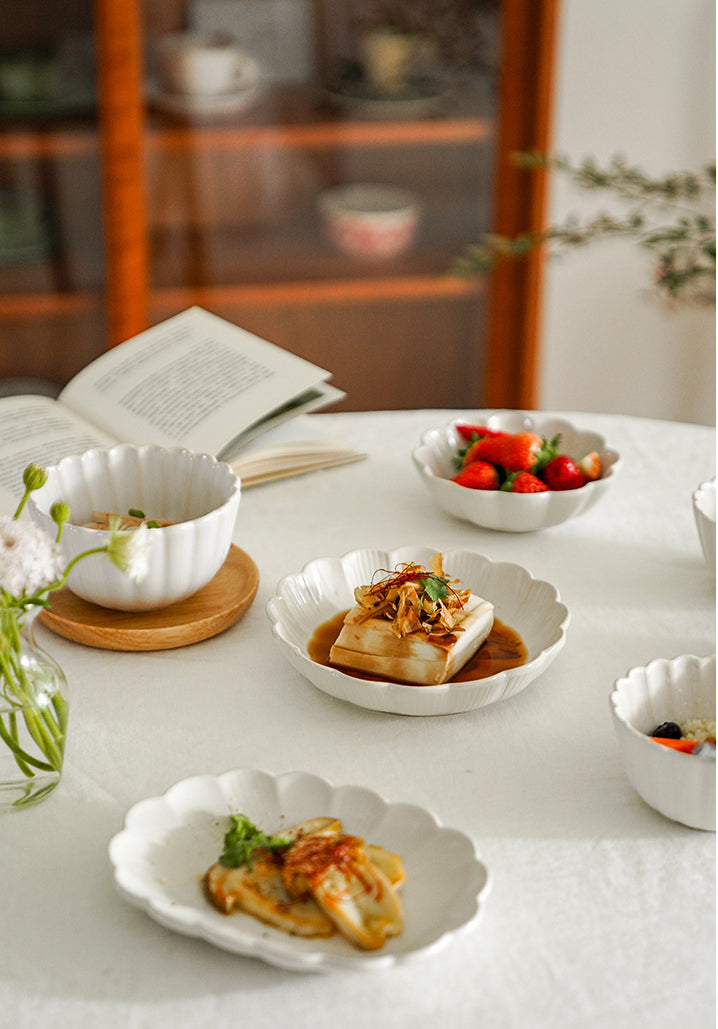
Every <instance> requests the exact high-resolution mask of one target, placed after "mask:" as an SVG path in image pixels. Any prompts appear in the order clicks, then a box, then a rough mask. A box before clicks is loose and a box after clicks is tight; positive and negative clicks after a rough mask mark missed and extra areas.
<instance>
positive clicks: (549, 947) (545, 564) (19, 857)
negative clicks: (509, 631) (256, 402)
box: [0, 411, 715, 1029]
mask: <svg viewBox="0 0 718 1029" xmlns="http://www.w3.org/2000/svg"><path fill="white" fill-rule="evenodd" d="M458 414H464V415H466V416H467V418H470V417H471V416H472V412H451V411H408V412H373V413H355V414H322V415H312V416H308V417H307V418H306V419H305V426H306V428H307V429H308V431H309V432H310V433H315V434H316V433H318V434H320V435H321V436H322V437H334V438H336V439H338V440H341V441H343V442H344V443H346V444H348V445H349V446H353V447H356V448H357V449H359V450H362V451H365V452H366V453H367V454H368V459H367V460H364V461H361V462H358V463H356V464H350V465H346V466H344V467H340V468H333V469H328V470H325V471H321V472H315V473H312V474H310V475H305V476H302V477H297V478H294V479H286V480H284V481H281V482H275V483H271V484H267V485H264V486H259V487H255V488H253V489H247V490H246V491H245V492H244V495H243V498H242V502H241V505H240V509H239V516H238V519H237V525H236V532H235V537H234V538H235V543H236V544H237V545H238V546H239V547H241V548H242V549H243V550H244V551H246V552H247V553H248V554H249V555H251V557H252V558H253V559H254V561H255V562H256V564H257V566H258V568H259V574H260V583H259V590H258V593H257V596H256V599H255V601H254V603H253V605H252V607H251V608H250V610H249V611H248V613H247V614H246V615H245V616H244V617H243V618H242V619H241V620H240V621H238V622H237V623H236V624H235V625H233V626H232V627H231V628H229V629H227V630H226V631H225V632H223V633H222V634H221V635H218V636H216V637H215V638H213V639H209V640H205V641H203V642H200V643H196V644H194V645H192V646H188V647H183V648H179V649H170V650H163V651H157V652H146V653H126V652H108V651H105V650H101V649H94V648H92V647H86V646H82V645H80V644H78V643H73V642H71V641H68V640H66V639H63V638H60V637H59V636H56V635H54V634H53V633H52V632H51V631H49V630H48V629H47V628H45V627H40V629H39V630H38V637H39V642H40V643H41V645H43V646H45V647H46V649H48V650H49V651H50V652H51V653H52V654H53V656H55V657H56V658H57V660H58V661H59V662H60V664H61V665H62V667H63V669H64V671H65V673H66V675H67V676H68V679H69V682H70V685H71V691H72V693H71V716H70V732H69V741H68V746H67V753H66V764H65V773H64V778H63V780H62V782H61V784H60V786H59V787H58V789H57V791H56V792H55V794H54V795H53V796H52V797H51V798H50V799H49V800H47V801H46V802H45V803H44V804H42V805H39V806H38V807H36V808H33V809H29V810H27V811H24V812H22V813H18V814H14V815H11V816H7V817H5V818H4V819H3V820H2V826H1V831H0V855H1V867H2V869H3V883H4V886H3V889H2V898H1V899H0V912H1V915H2V926H3V938H4V941H5V946H4V947H3V956H2V959H1V960H0V998H2V1000H1V1001H0V1025H2V1026H8V1027H9V1026H12V1027H13V1029H25V1027H30V1026H32V1029H37V1027H38V1026H50V1025H52V1026H55V1027H58V1029H85V1027H87V1029H90V1027H92V1029H96V1027H98V1026H101V1027H102V1029H127V1027H129V1026H132V1027H133V1029H145V1027H158V1029H159V1027H163V1029H164V1027H166V1026H169V1025H171V1026H173V1027H174V1029H204V1027H205V1026H206V1027H208V1029H209V1027H211V1029H222V1027H224V1026H227V1027H229V1026H232V1027H235V1026H237V1025H251V1026H256V1027H262V1029H263V1027H265V1026H266V1027H268V1026H270V1025H271V1026H272V1027H276V1026H278V1025H285V1024H287V1025H295V1026H309V1025H311V1026H313V1027H315V1029H324V1027H327V1029H329V1027H331V1029H336V1027H337V1026H338V1025H341V1026H342V1029H365V1027H368V1026H371V1027H382V1026H392V1027H406V1029H416V1027H419V1026H429V1025H433V1024H435V1023H436V1022H437V1021H441V1020H443V1021H444V1022H445V1024H447V1025H450V1026H451V1027H452V1029H459V1027H466V1029H475V1027H477V1026H486V1027H491V1029H502V1027H507V1029H514V1027H516V1026H530V1027H531V1029H560V1027H566V1029H577V1027H587V1029H588V1027H590V1029H598V1027H604V1026H605V1027H607V1029H608V1027H610V1029H620V1027H624V1026H625V1027H629V1026H630V1027H631V1029H635V1027H636V1026H650V1027H651V1029H661V1027H666V1029H674V1027H675V1026H676V1024H678V1020H679V1019H680V1022H681V1024H683V1023H684V1022H685V1023H686V1024H690V1025H691V1026H692V1027H708V1026H713V1025H714V1023H715V1008H714V986H715V920H714V896H715V836H714V835H713V834H712V833H702V832H699V831H695V830H691V829H688V828H685V827H683V826H681V825H679V824H676V823H674V822H671V821H668V820H667V819H665V818H663V817H662V816H661V815H659V814H657V813H656V812H655V811H653V810H652V809H651V808H649V807H648V806H647V805H646V804H644V803H643V802H642V801H641V799H640V798H639V797H638V796H637V795H636V794H635V793H634V791H633V790H632V788H631V786H630V785H629V783H628V781H627V779H626V777H625V774H624V771H623V767H622V764H621V759H620V756H619V752H618V748H617V744H616V740H615V736H614V731H613V726H612V723H611V717H610V713H609V705H608V695H609V692H610V690H611V687H612V684H613V682H614V680H615V679H616V678H618V677H619V676H621V675H623V674H624V673H625V672H626V670H627V669H628V668H630V667H632V666H634V665H641V664H645V663H647V662H648V661H650V660H651V659H652V658H656V657H675V656H677V655H678V654H687V653H694V654H698V655H705V654H709V653H712V652H713V651H714V649H715V636H714V633H715V577H714V574H713V571H712V570H711V569H709V568H708V567H707V565H706V563H705V562H704V559H703V555H702V552H701V549H700V545H699V541H698V536H697V532H696V528H695V524H694V520H693V511H692V506H691V494H692V492H693V490H694V489H695V488H696V487H697V486H698V484H699V483H700V482H702V481H704V480H706V479H708V478H711V477H712V476H713V475H714V474H715V432H714V430H713V429H712V428H709V427H705V426H697V425H685V424H674V423H668V422H659V421H650V420H645V419H637V418H633V417H624V416H620V415H592V414H575V413H571V412H567V413H566V412H563V414H564V415H565V417H568V418H569V419H570V420H572V421H573V422H575V423H576V424H577V425H578V426H580V427H581V428H587V429H594V430H596V431H598V432H600V433H602V434H603V435H604V436H605V438H606V440H607V442H608V444H609V445H610V446H612V447H613V448H615V449H617V450H618V451H619V452H620V454H621V456H622V458H623V467H622V469H621V471H620V473H619V475H618V477H617V479H616V482H615V483H614V486H613V488H612V489H611V490H610V491H609V493H608V495H607V496H606V497H605V498H604V499H603V500H602V501H601V502H600V503H599V504H598V505H597V506H596V507H595V508H594V509H592V510H591V511H589V512H587V513H586V514H584V515H582V516H581V517H579V518H577V519H575V520H573V521H570V522H567V523H565V524H563V525H560V526H557V527H555V528H552V529H548V530H545V531H543V532H540V533H527V534H508V533H500V532H492V531H488V530H481V529H478V528H476V527H475V526H472V525H470V524H468V523H465V522H461V521H458V520H456V519H453V518H451V517H449V516H448V515H446V514H444V513H443V512H442V511H441V510H440V509H439V508H438V507H437V506H436V505H435V504H434V503H433V502H432V500H431V499H430V497H429V496H428V494H427V493H426V491H425V489H424V487H423V485H422V483H421V481H420V479H419V476H418V474H417V472H416V470H415V468H414V467H413V464H412V461H411V456H410V455H411V450H412V448H413V447H414V446H415V445H416V443H417V441H418V439H419V437H420V435H421V433H422V432H423V431H424V430H425V429H427V428H430V427H432V426H435V425H442V424H444V423H445V422H447V421H448V420H449V419H450V418H451V417H453V416H455V415H458ZM407 543H409V544H424V545H428V546H432V547H434V548H436V550H442V551H443V550H451V549H457V548H463V549H470V550H477V551H480V552H482V553H485V554H486V555H487V556H489V557H490V558H491V559H494V560H510V561H514V562H518V563H519V564H522V565H524V566H525V567H526V568H528V569H529V571H530V572H531V573H532V574H533V575H534V576H535V577H537V578H542V579H546V580H548V581H549V582H552V583H553V584H554V585H555V586H556V587H557V588H558V590H559V592H560V595H561V598H562V600H563V601H564V602H565V603H566V604H567V605H568V607H569V609H570V612H571V624H570V627H569V630H568V638H567V642H566V646H565V648H564V649H563V651H562V652H561V653H560V655H559V656H558V658H557V659H556V661H555V662H554V663H553V664H552V665H551V667H550V668H549V669H548V670H547V671H546V672H545V674H544V675H543V676H541V677H540V678H539V679H537V680H536V681H535V682H534V683H533V684H532V685H531V686H529V687H528V688H527V689H526V690H524V691H523V692H522V693H520V694H518V695H517V696H515V697H513V698H510V699H508V700H506V701H504V702H502V703H499V704H495V705H492V706H489V707H484V708H481V709H479V710H477V711H473V712H471V713H468V714H459V715H451V716H444V717H432V718H410V717H402V716H399V715H387V714H382V713H379V712H375V711H371V710H365V709H362V708H359V707H355V706H351V705H349V704H346V703H344V702H342V701H338V700H335V699H333V698H331V697H329V696H327V695H325V694H323V693H322V692H320V691H319V690H317V689H316V688H315V687H313V686H312V685H311V684H310V683H309V682H307V681H306V680H305V679H304V678H303V677H302V676H300V675H299V674H298V673H297V672H295V671H294V670H293V669H292V668H291V667H290V665H289V663H288V662H287V660H286V659H285V657H284V655H283V653H282V651H281V649H280V647H279V645H278V643H277V642H276V641H275V640H274V639H273V637H272V634H271V629H270V625H269V621H268V618H267V616H266V613H265V604H266V602H267V600H268V599H269V598H270V597H271V595H272V594H273V592H274V587H275V585H276V583H277V581H278V579H279V578H280V577H281V576H282V575H284V574H286V573H288V572H291V571H296V570H299V569H300V568H302V567H303V566H304V564H306V563H307V562H308V561H309V560H311V559H312V558H314V557H318V556H323V555H335V556H340V555H342V554H344V553H346V552H347V551H349V550H354V549H356V548H362V547H377V548H383V549H393V548H396V547H398V546H401V545H403V544H407ZM244 767H247V768H260V769H265V770H267V771H269V772H272V773H281V772H285V771H296V770H302V771H308V772H313V773H316V774H318V775H320V776H322V777H324V778H326V779H329V780H330V781H331V782H333V783H336V784H343V783H353V784H360V785H363V786H366V787H369V788H370V789H372V790H375V791H377V792H379V793H380V794H382V795H383V796H384V797H386V798H387V799H389V800H390V801H408V802H411V803H415V804H419V805H422V806H425V807H428V808H429V809H430V810H431V811H433V812H434V813H435V814H436V816H437V817H438V818H439V820H440V821H441V822H442V823H444V824H446V825H449V826H454V827H456V828H458V829H461V830H462V831H463V832H464V833H466V834H468V835H469V836H470V837H471V838H472V839H473V840H474V841H475V844H476V847H477V850H478V852H479V854H480V855H481V858H482V860H483V861H484V862H485V863H486V865H487V866H488V868H489V870H490V873H491V877H492V881H493V886H492V890H491V892H490V895H489V896H488V899H487V901H486V904H485V912H484V915H483V917H482V918H481V919H480V921H479V922H478V924H477V925H475V926H473V927H472V928H471V929H470V930H469V931H467V932H466V933H463V934H461V935H459V936H458V937H456V938H455V939H454V940H453V941H452V942H451V944H450V945H449V946H448V947H446V948H445V949H444V950H442V951H440V952H439V953H437V954H435V955H433V956H430V957H428V958H426V959H423V960H419V961H416V962H413V963H409V964H406V965H403V966H401V967H396V968H393V969H390V970H388V971H386V972H379V973H376V974H372V975H361V974H356V973H344V972H340V973H332V974H330V975H329V976H324V975H311V974H301V973H294V972H288V971H283V970H281V969H278V968H275V967H272V966H270V965H266V964H263V963H261V962H259V961H256V960H253V959H249V958H245V957H239V956H235V955H232V954H230V953H227V952H224V951H222V950H219V949H216V948H214V947H213V946H211V945H209V944H207V943H204V942H202V941H200V940H197V939H192V938H189V937H186V936H182V935H179V934H177V933H174V932H172V931H170V930H168V929H165V928H163V927H162V926H161V925H159V924H157V923H155V922H154V921H153V920H151V919H150V918H149V917H148V916H147V915H146V914H144V913H143V912H142V911H140V910H137V909H136V908H134V907H132V906H131V905H129V904H128V903H127V902H126V901H125V900H124V899H123V898H122V897H120V896H119V894H118V893H117V891H116V890H115V888H114V885H113V881H112V875H111V869H110V865H109V861H108V855H107V847H108V842H109V840H110V838H111V837H112V836H113V835H114V834H115V833H116V832H118V831H119V830H120V829H121V827H122V824H123V818H124V815H125V812H126V811H127V809H128V808H129V807H131V806H132V805H133V804H135V803H136V802H137V801H139V800H141V799H142V798H144V797H149V796H155V795H157V794H160V793H162V792H163V791H164V790H166V789H167V788H168V787H170V786H171V785H172V784H173V783H175V782H177V781H178V780H181V779H185V778H187V777H189V776H192V775H197V774H203V773H209V774H213V775H214V774H218V773H221V772H224V771H225V770H227V769H231V768H244Z"/></svg>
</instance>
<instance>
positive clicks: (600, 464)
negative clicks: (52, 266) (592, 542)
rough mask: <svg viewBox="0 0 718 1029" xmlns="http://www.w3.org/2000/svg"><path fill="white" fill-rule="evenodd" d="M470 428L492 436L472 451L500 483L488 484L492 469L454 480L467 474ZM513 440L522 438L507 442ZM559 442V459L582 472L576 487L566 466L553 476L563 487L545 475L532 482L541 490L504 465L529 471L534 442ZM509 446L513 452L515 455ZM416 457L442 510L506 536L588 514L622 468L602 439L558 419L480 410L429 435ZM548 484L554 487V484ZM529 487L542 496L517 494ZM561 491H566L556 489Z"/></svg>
mask: <svg viewBox="0 0 718 1029" xmlns="http://www.w3.org/2000/svg"><path fill="white" fill-rule="evenodd" d="M472 427H473V428H480V429H481V430H482V433H486V435H485V436H484V437H483V438H485V439H488V440H489V444H488V446H487V445H483V446H482V447H477V448H474V452H473V455H472V459H471V462H470V464H474V465H478V462H479V461H481V462H482V463H483V464H486V465H494V466H495V467H496V468H497V469H498V478H496V477H494V479H493V481H490V482H487V481H486V480H483V481H482V480H481V478H480V476H481V474H482V473H483V472H486V473H487V474H488V475H489V476H490V474H491V473H490V469H489V468H485V469H484V468H478V467H475V468H473V469H472V471H471V474H472V475H473V476H474V479H473V484H472V485H464V484H462V483H461V482H457V481H455V477H456V476H457V475H458V473H459V471H460V469H461V455H462V454H465V453H466V452H467V448H468V447H469V446H470V445H471V440H472V438H474V436H473V434H472V432H471V429H472ZM507 434H508V435H510V436H512V437H519V439H513V440H511V441H507V440H506V439H502V438H501V437H505V436H506V435H507ZM531 436H533V437H534V439H533V440H531V438H530V437H531ZM557 436H558V437H559V440H558V442H557V453H558V454H560V455H561V457H562V458H565V457H568V458H569V459H570V462H571V464H572V465H578V466H579V472H580V478H578V477H575V479H574V480H573V482H574V483H575V485H568V484H569V483H570V482H571V478H570V476H571V474H573V475H574V476H575V472H573V469H572V468H571V467H570V465H569V463H568V462H556V464H555V465H554V472H555V473H556V475H557V478H558V477H560V478H561V479H563V481H562V482H558V481H557V479H552V478H551V476H550V475H549V473H548V471H546V470H544V471H542V472H541V473H540V476H534V477H533V478H534V479H539V480H540V481H539V484H538V485H536V483H535V482H530V481H529V480H527V479H526V478H525V476H524V475H523V474H522V473H521V472H519V471H515V470H513V469H512V468H506V467H504V464H503V462H504V461H505V462H506V463H507V465H509V466H511V465H513V464H520V463H526V464H529V465H530V464H531V463H532V461H531V457H532V455H533V457H534V458H535V456H536V455H537V453H538V447H537V443H536V437H538V438H540V440H541V441H544V440H546V441H549V442H550V441H554V440H555V438H556V437H557ZM507 448H510V450H511V454H510V455H509V453H508V451H507ZM477 451H478V452H479V453H478V454H477ZM412 458H413V461H414V464H415V465H416V468H417V470H418V472H419V475H420V476H421V479H422V481H423V482H424V484H425V485H426V487H427V488H428V490H429V492H430V493H431V495H432V496H433V498H434V500H435V501H436V502H437V503H438V504H439V506H440V507H442V508H443V509H444V511H446V512H447V513H448V514H451V515H454V516H455V517H456V518H461V519H464V520H465V521H469V522H473V523H474V525H478V526H480V527H481V528H484V529H496V530H499V531H501V532H533V531H536V530H537V529H547V528H550V527H551V526H553V525H559V524H560V523H561V522H565V521H567V520H568V519H569V518H575V517H576V516H577V515H579V514H583V512H584V511H588V510H589V509H590V508H592V507H593V506H594V504H596V503H598V501H599V500H600V499H601V498H602V497H603V496H604V495H605V494H606V492H607V491H608V490H609V489H610V487H611V483H612V482H613V479H614V477H615V475H616V473H617V471H618V469H619V467H620V463H621V461H620V456H619V454H618V453H617V452H616V451H615V450H612V449H610V448H609V447H608V446H607V445H606V441H605V439H604V438H603V436H601V435H599V434H598V433H596V432H592V431H590V430H586V429H579V428H577V427H576V426H575V425H573V424H572V423H571V422H569V421H567V420H566V419H564V418H559V417H557V416H555V415H550V414H542V413H538V412H527V411H480V412H478V413H477V414H476V415H472V417H471V419H470V420H469V419H468V418H457V419H454V420H453V421H451V422H449V424H448V425H445V426H443V427H442V428H435V429H430V430H429V431H428V432H425V433H424V435H423V436H422V438H421V443H420V444H419V446H418V447H416V449H415V450H414V451H413V453H412ZM499 458H500V459H501V460H499ZM469 467H470V465H469ZM547 468H548V465H547ZM467 478H468V476H467ZM544 479H546V480H547V481H543V480H544ZM469 481H471V479H469ZM548 481H550V482H552V486H553V488H552V487H549V486H548V484H547V483H548ZM524 484H526V488H527V489H529V490H537V491H536V492H533V491H531V492H519V491H520V490H521V489H522V488H523V487H524ZM556 485H560V486H563V487H564V488H555V487H556Z"/></svg>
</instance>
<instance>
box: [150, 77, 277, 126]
mask: <svg viewBox="0 0 718 1029" xmlns="http://www.w3.org/2000/svg"><path fill="white" fill-rule="evenodd" d="M262 92H263V89H262V86H261V83H259V82H255V83H252V84H251V85H249V86H247V87H246V89H240V90H237V91H236V92H232V93H219V94H217V95H216V96H200V95H193V94H190V93H170V92H167V91H165V90H163V89H161V88H160V87H159V86H158V85H156V84H155V83H150V84H149V85H148V87H147V99H148V100H149V102H150V104H151V105H152V107H154V108H155V109H156V110H158V111H161V112H162V113H163V114H172V115H175V116H176V117H180V118H189V119H192V120H193V121H203V120H206V121H211V120H214V119H216V118H221V117H229V116H232V115H236V114H241V113H242V112H244V111H246V110H249V109H250V108H251V107H253V106H254V105H255V104H256V102H257V101H258V99H259V98H260V96H261V95H262Z"/></svg>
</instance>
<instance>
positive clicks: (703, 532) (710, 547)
mask: <svg viewBox="0 0 718 1029" xmlns="http://www.w3.org/2000/svg"><path fill="white" fill-rule="evenodd" d="M693 514H694V516H695V519H696V529H697V530H698V539H699V540H700V543H701V549H702V550H703V556H704V557H705V559H706V564H707V565H708V567H709V568H712V569H713V571H715V567H716V481H715V479H711V480H710V481H709V482H703V483H701V485H700V486H699V487H698V489H697V490H696V491H695V493H694V494H693Z"/></svg>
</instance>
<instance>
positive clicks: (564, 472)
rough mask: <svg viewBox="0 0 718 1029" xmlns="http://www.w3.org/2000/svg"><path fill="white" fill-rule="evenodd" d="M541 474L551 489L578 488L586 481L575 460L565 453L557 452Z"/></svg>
mask: <svg viewBox="0 0 718 1029" xmlns="http://www.w3.org/2000/svg"><path fill="white" fill-rule="evenodd" d="M541 476H542V478H543V480H544V482H545V483H546V485H547V486H548V488H549V489H552V490H567V489H580V488H581V486H583V485H584V483H585V481H586V480H585V479H584V477H583V472H582V471H581V469H580V468H579V467H578V465H577V464H576V462H575V461H574V460H573V459H572V458H570V457H568V456H567V455H566V454H558V455H557V456H556V457H554V458H553V459H552V460H551V461H549V463H548V464H547V465H546V467H545V468H544V470H543V472H542V473H541Z"/></svg>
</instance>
